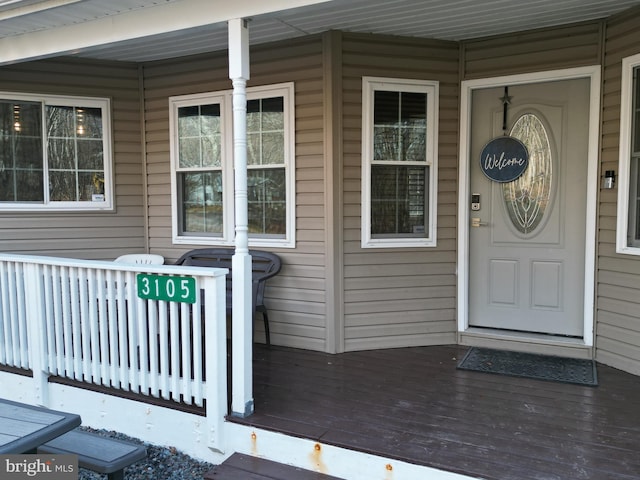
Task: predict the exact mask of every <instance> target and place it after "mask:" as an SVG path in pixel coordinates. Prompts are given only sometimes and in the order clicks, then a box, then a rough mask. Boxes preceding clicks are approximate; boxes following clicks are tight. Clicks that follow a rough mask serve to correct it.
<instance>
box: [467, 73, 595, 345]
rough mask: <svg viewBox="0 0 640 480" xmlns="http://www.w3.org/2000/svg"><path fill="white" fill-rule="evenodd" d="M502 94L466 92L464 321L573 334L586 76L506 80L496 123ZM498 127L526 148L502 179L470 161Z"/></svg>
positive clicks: (577, 311)
mask: <svg viewBox="0 0 640 480" xmlns="http://www.w3.org/2000/svg"><path fill="white" fill-rule="evenodd" d="M504 96H505V91H504V88H503V87H500V88H485V89H476V90H474V91H473V92H472V97H471V126H470V132H471V133H470V134H471V139H470V141H471V145H470V193H471V196H472V197H474V198H470V203H469V210H470V212H469V218H470V227H469V311H468V315H469V326H471V327H486V328H493V329H505V330H513V331H523V332H536V333H548V334H555V335H568V336H574V337H582V336H583V331H584V293H585V292H584V288H585V281H584V278H585V277H584V275H585V265H584V262H585V236H586V233H585V228H586V227H585V219H586V203H587V171H588V144H589V142H588V137H589V112H590V109H589V98H590V79H588V78H580V79H571V80H559V81H550V82H544V83H532V84H520V85H515V86H511V87H509V90H508V96H509V97H511V98H510V103H509V104H508V105H507V115H506V122H504V118H503V113H504V110H503V102H502V101H501V98H502V97H504ZM503 128H506V133H507V134H510V135H512V136H515V137H517V138H519V139H520V140H521V141H522V142H523V143H524V144H525V145H526V146H527V148H528V150H529V166H528V167H527V170H526V171H525V173H524V174H523V175H522V176H521V177H520V178H518V179H517V180H515V181H513V182H508V183H499V182H496V181H493V180H490V179H489V178H488V177H487V176H486V175H485V174H484V173H483V171H482V169H481V168H480V161H481V160H480V154H481V151H482V149H483V147H484V146H485V145H486V144H487V142H488V141H489V140H491V139H493V138H495V137H498V136H500V135H502V134H503ZM472 199H473V200H477V202H474V203H477V205H474V206H473V207H472V205H471V200H472Z"/></svg>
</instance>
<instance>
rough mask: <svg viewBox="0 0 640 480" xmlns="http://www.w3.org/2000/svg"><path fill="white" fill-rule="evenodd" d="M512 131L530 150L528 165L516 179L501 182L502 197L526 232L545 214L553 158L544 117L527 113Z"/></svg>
mask: <svg viewBox="0 0 640 480" xmlns="http://www.w3.org/2000/svg"><path fill="white" fill-rule="evenodd" d="M510 135H511V136H512V137H515V138H517V139H518V140H520V141H521V142H522V143H524V145H525V146H526V147H527V150H528V151H529V166H528V167H527V169H526V170H525V172H524V173H523V174H522V175H521V176H520V177H518V178H517V179H516V180H514V181H512V182H509V183H504V184H502V197H503V200H504V204H505V207H506V209H507V213H508V215H509V219H510V220H511V223H512V224H513V226H514V227H515V228H516V230H517V231H518V232H520V233H523V234H529V233H531V232H533V231H534V230H535V229H536V228H537V227H538V225H540V222H541V221H542V219H543V218H544V214H545V211H546V210H547V207H548V206H549V200H550V198H551V182H552V180H553V161H552V160H553V159H552V158H551V146H550V144H549V136H548V135H547V130H546V129H545V127H544V124H543V123H542V121H541V120H540V119H539V118H538V116H537V115H535V114H533V113H526V114H524V115H522V116H520V118H518V120H516V122H515V123H514V125H513V127H512V128H511V132H510Z"/></svg>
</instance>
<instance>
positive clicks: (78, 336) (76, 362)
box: [67, 268, 82, 380]
mask: <svg viewBox="0 0 640 480" xmlns="http://www.w3.org/2000/svg"><path fill="white" fill-rule="evenodd" d="M79 282H80V279H79V278H78V269H77V268H70V269H69V293H70V297H71V323H72V337H71V340H72V344H73V350H72V351H70V352H67V355H72V358H73V376H74V378H75V379H76V380H82V343H81V342H82V333H81V331H82V330H81V325H80V295H79V293H80V292H79V291H78V290H79Z"/></svg>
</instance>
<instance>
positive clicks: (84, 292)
mask: <svg viewBox="0 0 640 480" xmlns="http://www.w3.org/2000/svg"><path fill="white" fill-rule="evenodd" d="M87 273H88V272H87V269H86V268H81V269H78V288H79V290H80V317H79V318H78V320H79V321H80V331H81V336H80V346H81V349H82V358H81V364H82V379H83V380H84V381H85V382H91V381H92V374H91V370H92V368H91V315H90V311H91V306H90V305H89V297H90V296H91V295H92V294H93V290H91V289H90V288H89V277H93V275H87Z"/></svg>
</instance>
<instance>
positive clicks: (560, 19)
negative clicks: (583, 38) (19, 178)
mask: <svg viewBox="0 0 640 480" xmlns="http://www.w3.org/2000/svg"><path fill="white" fill-rule="evenodd" d="M636 5H640V0H480V1H477V0H285V1H283V0H263V1H260V0H239V1H235V2H222V1H219V0H216V1H211V0H164V1H162V2H159V1H158V0H110V1H109V2H104V1H102V0H0V65H3V64H9V63H15V62H20V61H25V60H32V59H37V58H45V57H50V56H58V55H75V56H78V57H89V58H97V59H104V60H120V61H133V62H144V61H153V60H160V59H167V58H172V57H177V56H183V55H191V54H197V53H204V52H209V51H217V50H223V49H225V48H227V42H228V39H227V25H226V22H227V20H229V19H232V18H250V19H251V26H250V29H249V30H250V42H251V43H252V44H257V43H265V42H269V41H276V40H284V39H288V38H293V37H299V36H303V35H309V34H315V33H320V32H323V31H326V30H331V29H337V30H344V31H351V32H366V33H375V34H390V35H402V36H413V37H421V38H434V39H441V40H454V41H459V40H464V39H470V38H480V37H485V36H493V35H500V34H505V33H509V32H515V31H521V30H529V29H533V28H539V27H549V26H555V25H561V24H566V23H574V22H580V21H588V20H594V19H598V18H605V17H608V16H611V15H613V14H616V13H618V12H621V11H623V10H625V9H628V8H630V7H633V6H636Z"/></svg>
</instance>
